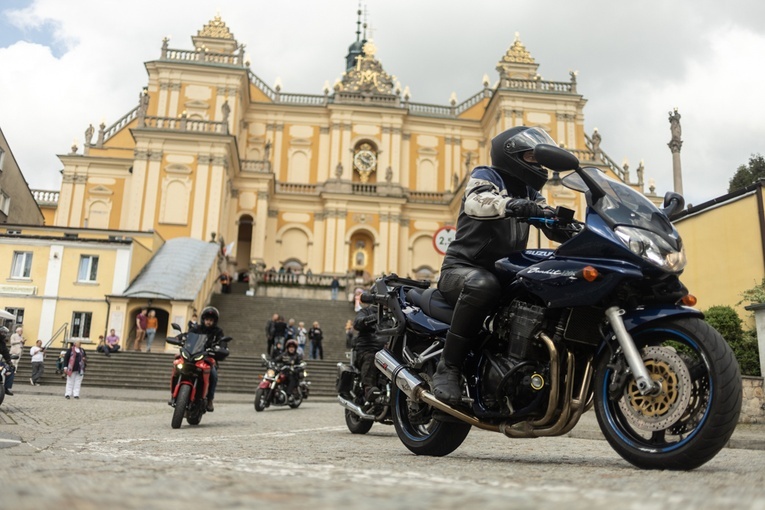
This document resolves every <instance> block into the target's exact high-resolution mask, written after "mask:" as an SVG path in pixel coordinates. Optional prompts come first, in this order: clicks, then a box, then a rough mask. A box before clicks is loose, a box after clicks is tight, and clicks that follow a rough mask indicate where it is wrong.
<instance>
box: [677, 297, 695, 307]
mask: <svg viewBox="0 0 765 510" xmlns="http://www.w3.org/2000/svg"><path fill="white" fill-rule="evenodd" d="M697 301H698V300H697V299H696V296H694V295H693V294H686V295H685V296H683V299H681V300H680V302H681V303H683V304H684V305H685V306H696V302H697Z"/></svg>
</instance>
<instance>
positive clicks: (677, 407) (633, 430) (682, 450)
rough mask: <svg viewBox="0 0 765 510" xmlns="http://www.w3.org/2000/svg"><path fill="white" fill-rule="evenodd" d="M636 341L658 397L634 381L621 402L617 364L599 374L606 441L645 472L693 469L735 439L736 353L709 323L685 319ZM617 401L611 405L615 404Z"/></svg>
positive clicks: (624, 387)
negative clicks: (614, 386) (655, 383)
mask: <svg viewBox="0 0 765 510" xmlns="http://www.w3.org/2000/svg"><path fill="white" fill-rule="evenodd" d="M633 339H634V341H635V344H636V346H637V348H638V349H639V351H640V352H641V355H642V357H643V361H644V363H645V365H646V368H647V369H648V373H649V374H650V375H651V378H652V379H653V380H654V381H658V382H659V383H660V384H661V391H660V392H659V393H658V394H657V395H645V396H644V395H641V394H640V392H639V391H638V390H637V384H636V383H635V380H634V379H633V378H632V377H631V376H630V377H629V379H628V380H627V381H624V383H623V384H621V385H619V384H617V388H621V391H620V393H619V394H618V395H609V393H610V385H611V384H612V383H614V382H618V381H617V375H618V374H617V373H616V370H615V369H614V365H611V366H609V363H612V362H613V361H614V360H609V359H608V357H607V356H604V357H603V358H602V359H601V360H599V362H598V367H597V369H596V374H597V375H596V389H595V412H596V414H597V418H598V423H599V425H600V428H601V430H602V431H603V434H604V435H605V437H606V439H607V440H608V442H609V443H610V444H611V446H612V447H613V448H614V450H616V451H617V453H619V455H621V456H622V457H623V458H624V459H625V460H627V461H629V462H631V463H632V464H634V465H635V466H638V467H640V468H644V469H677V470H679V469H685V470H687V469H694V468H697V467H699V466H701V465H702V464H704V463H705V462H707V461H709V460H710V459H711V458H712V457H714V456H715V455H716V454H717V452H719V451H720V450H721V449H722V448H723V447H724V446H725V444H726V443H727V442H728V439H730V436H731V435H732V434H733V430H734V429H735V427H736V423H737V422H738V416H739V413H740V411H741V398H742V393H741V374H740V372H739V368H738V363H737V362H736V359H735V357H734V356H733V352H732V351H731V349H730V347H729V346H728V344H727V343H726V342H725V340H723V338H722V336H720V334H719V333H718V332H717V331H715V330H714V329H713V328H712V327H711V326H709V325H708V324H707V323H706V322H704V321H703V320H701V319H697V318H682V319H675V320H667V321H663V322H661V323H655V324H651V325H649V326H648V327H646V328H645V329H642V330H640V331H638V332H635V333H633ZM614 396H615V397H616V398H612V397H614Z"/></svg>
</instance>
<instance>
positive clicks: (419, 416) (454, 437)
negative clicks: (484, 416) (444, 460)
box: [391, 388, 472, 457]
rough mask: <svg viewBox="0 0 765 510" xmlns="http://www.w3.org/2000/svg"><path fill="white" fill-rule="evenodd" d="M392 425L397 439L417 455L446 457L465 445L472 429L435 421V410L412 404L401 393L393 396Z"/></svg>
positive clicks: (397, 391) (453, 423)
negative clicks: (464, 442) (433, 415)
mask: <svg viewBox="0 0 765 510" xmlns="http://www.w3.org/2000/svg"><path fill="white" fill-rule="evenodd" d="M391 411H392V413H393V425H394V426H395V428H396V434H398V438H399V439H400V440H401V442H402V443H404V446H406V447H407V448H408V449H409V451H410V452H412V453H414V454H415V455H430V456H432V457H443V456H445V455H449V454H450V453H452V452H453V451H454V450H456V449H457V448H459V446H460V445H461V444H462V443H463V441H465V438H466V437H467V435H468V433H470V429H471V428H472V425H470V424H469V423H455V422H444V421H439V420H434V419H433V418H432V414H433V409H432V408H431V407H430V406H428V405H425V404H422V403H415V402H411V401H410V400H409V398H408V397H407V396H406V394H405V393H404V392H403V391H401V389H399V388H396V390H395V393H394V395H393V406H392V409H391Z"/></svg>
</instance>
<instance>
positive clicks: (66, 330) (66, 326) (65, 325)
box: [43, 322, 69, 349]
mask: <svg viewBox="0 0 765 510" xmlns="http://www.w3.org/2000/svg"><path fill="white" fill-rule="evenodd" d="M59 335H64V336H63V338H62V339H61V345H62V346H63V347H66V343H67V341H68V340H69V323H68V322H65V323H63V324H62V325H61V327H60V328H58V329H57V330H56V332H55V333H53V336H51V337H50V340H48V341H47V342H45V345H43V349H47V348H48V347H50V345H51V344H52V343H53V342H54V341H55V340H56V338H58V336H59Z"/></svg>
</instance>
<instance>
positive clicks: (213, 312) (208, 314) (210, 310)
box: [199, 306, 220, 325]
mask: <svg viewBox="0 0 765 510" xmlns="http://www.w3.org/2000/svg"><path fill="white" fill-rule="evenodd" d="M205 319H212V320H213V325H217V324H218V319H220V313H219V312H218V309H217V308H215V307H214V306H208V307H205V309H204V310H202V315H200V316H199V320H200V321H201V322H202V324H204V323H205Z"/></svg>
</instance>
